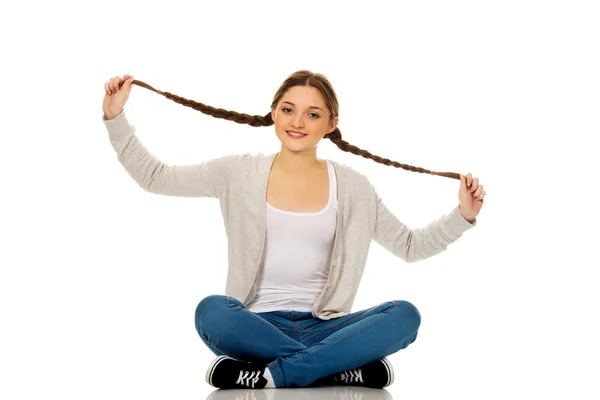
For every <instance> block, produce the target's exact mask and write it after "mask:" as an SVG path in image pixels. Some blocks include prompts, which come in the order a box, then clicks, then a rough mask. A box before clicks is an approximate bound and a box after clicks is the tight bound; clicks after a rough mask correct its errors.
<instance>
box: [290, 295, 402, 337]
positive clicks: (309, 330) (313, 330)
mask: <svg viewBox="0 0 600 400" xmlns="http://www.w3.org/2000/svg"><path fill="white" fill-rule="evenodd" d="M386 303H390V304H393V306H394V307H396V303H394V302H392V301H386V302H385V303H383V304H386ZM367 311H369V309H367V310H363V311H360V312H358V313H356V315H354V316H353V317H352V318H348V319H346V320H345V321H344V322H338V323H337V324H335V325H333V326H330V327H328V328H321V329H306V330H300V331H296V332H321V331H326V330H328V329H333V328H335V327H336V326H339V325H341V324H345V323H347V322H348V321H352V320H353V319H354V318H356V317H359V316H361V315H362V314H364V313H366V312H367ZM382 312H386V311H385V310H384V311H382Z"/></svg>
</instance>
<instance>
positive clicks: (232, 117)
mask: <svg viewBox="0 0 600 400" xmlns="http://www.w3.org/2000/svg"><path fill="white" fill-rule="evenodd" d="M122 84H123V83H121V85H122ZM132 84H133V85H138V86H140V87H143V88H145V89H148V90H151V91H153V92H156V93H158V94H160V95H162V96H164V97H166V98H167V99H169V100H172V101H174V102H176V103H179V104H182V105H184V106H186V107H190V108H193V109H194V110H196V111H200V112H202V113H204V114H207V115H210V116H212V117H215V118H221V119H226V120H228V121H233V122H237V123H238V124H247V125H250V126H255V127H260V126H271V125H273V124H274V123H275V122H274V121H273V119H272V117H271V111H269V113H268V114H265V115H264V116H261V115H249V114H244V113H238V112H235V111H229V110H224V109H222V108H216V107H211V106H209V105H206V104H203V103H199V102H196V101H194V100H188V99H186V98H184V97H181V96H177V95H176V94H173V93H169V92H163V91H161V90H157V89H154V88H153V87H152V86H150V85H148V84H147V83H144V82H142V81H140V80H137V79H135V80H134V81H133V83H132ZM294 86H312V87H314V88H315V89H317V90H318V91H319V92H320V93H321V95H322V96H323V98H324V99H325V105H326V106H327V108H328V109H329V111H330V120H331V119H333V118H335V117H337V116H338V115H339V103H338V99H337V95H336V93H335V90H334V89H333V86H332V85H331V83H330V82H329V80H328V79H327V77H325V76H324V75H322V74H319V73H313V72H311V71H309V70H299V71H296V72H294V73H293V74H291V75H290V76H288V77H287V78H286V79H285V81H283V83H282V84H281V86H280V87H279V89H277V92H276V93H275V96H274V97H273V101H272V103H271V109H274V108H275V107H276V106H277V104H278V103H279V101H280V100H281V98H282V97H283V95H284V94H285V93H286V92H287V91H288V89H290V88H291V87H294ZM324 138H327V139H329V140H331V141H332V142H333V143H334V144H335V145H336V146H337V147H338V148H339V149H340V150H342V151H346V152H349V153H352V154H356V155H358V156H362V157H364V158H368V159H371V160H373V161H375V162H378V163H380V164H384V165H389V166H392V167H396V168H402V169H405V170H408V171H412V172H421V173H426V174H431V175H438V176H443V177H446V178H453V179H457V180H460V174H458V173H456V172H436V171H430V170H427V169H424V168H420V167H413V166H412V165H407V164H402V163H399V162H397V161H392V160H390V159H387V158H382V157H379V156H377V155H374V154H371V153H369V152H368V151H367V150H362V149H359V148H358V147H356V146H354V145H352V144H350V143H348V142H346V141H345V140H343V139H342V132H341V131H340V129H339V128H337V127H336V128H335V130H333V131H332V132H331V133H328V134H326V135H325V136H324Z"/></svg>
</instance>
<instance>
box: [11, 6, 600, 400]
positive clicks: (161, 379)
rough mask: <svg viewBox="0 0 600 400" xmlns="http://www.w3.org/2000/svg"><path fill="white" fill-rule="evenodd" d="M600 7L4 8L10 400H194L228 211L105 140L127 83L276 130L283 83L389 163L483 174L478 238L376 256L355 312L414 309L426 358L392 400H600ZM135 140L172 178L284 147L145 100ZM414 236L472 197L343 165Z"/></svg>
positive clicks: (341, 156) (222, 273)
mask: <svg viewBox="0 0 600 400" xmlns="http://www.w3.org/2000/svg"><path fill="white" fill-rule="evenodd" d="M595 6H596V4H595V2H593V1H524V0H519V1H503V2H491V1H452V2H448V1H419V2H383V1H369V2H347V1H343V2H342V1H329V2H319V1H306V0H304V1H289V2H281V1H252V2H248V1H245V2H242V1H237V2H233V1H229V2H216V1H210V2H208V1H206V2H203V1H194V2H192V1H190V2H174V1H169V2H157V3H156V4H153V3H150V2H143V3H142V2H131V1H129V2H128V1H108V0H107V1H103V2H96V3H88V2H75V1H73V2H66V1H54V2H41V1H37V2H29V3H21V4H20V5H18V6H16V5H15V3H13V5H9V6H5V7H3V9H4V11H3V23H2V25H1V26H0V31H1V33H2V37H3V39H2V48H3V50H2V59H3V61H2V65H1V66H0V68H2V80H3V82H2V85H1V87H0V92H1V93H2V96H1V101H2V105H1V108H0V109H1V112H2V128H1V134H2V137H1V144H0V163H1V167H2V168H1V170H0V171H1V172H0V178H1V180H2V182H1V184H0V190H1V196H0V198H1V202H2V208H1V210H2V214H1V220H0V227H1V230H0V234H1V241H0V246H1V247H0V250H1V251H0V265H1V270H0V304H1V305H0V324H1V326H2V328H1V329H0V369H1V371H0V377H1V378H0V380H1V383H0V397H1V398H3V399H34V398H61V399H80V398H86V399H131V398H140V399H159V398H160V399H162V398H177V399H202V400H204V399H205V398H206V396H207V395H208V394H209V393H211V392H212V391H214V388H212V387H210V386H208V385H207V384H206V382H205V381H204V374H205V371H206V367H207V366H208V364H209V363H210V361H211V360H212V359H213V358H214V355H213V354H212V353H211V352H210V351H209V350H208V348H206V347H205V346H204V344H203V342H202V341H201V339H200V338H199V337H198V335H197V333H196V331H195V328H194V310H195V307H196V305H197V304H198V302H199V301H200V300H201V299H202V298H203V297H205V296H207V295H209V294H213V293H223V292H224V289H225V277H226V262H227V241H226V237H225V231H224V227H223V222H222V217H221V214H220V209H219V206H218V201H217V200H216V199H210V198H192V199H190V198H177V197H168V196H160V195H154V194H150V193H147V192H144V191H143V190H142V189H141V188H140V187H139V186H137V184H136V183H135V182H134V181H133V180H132V179H131V178H130V177H129V175H128V174H127V172H126V171H125V170H124V168H123V167H122V165H121V164H120V163H119V162H118V160H117V158H116V153H115V152H114V150H113V148H112V147H111V144H110V142H109V140H108V134H107V131H106V129H105V127H104V124H103V123H102V119H101V118H102V106H101V104H102V100H103V97H104V83H105V82H106V81H108V80H109V79H110V78H111V77H114V76H116V75H120V76H122V75H124V74H130V75H133V76H134V77H135V78H137V79H139V80H141V81H144V82H146V83H148V84H150V85H152V86H153V87H155V88H157V89H159V90H163V91H169V92H171V93H174V94H178V95H180V96H183V97H186V98H189V99H193V100H196V101H199V102H203V103H205V104H209V105H212V106H214V107H221V108H225V109H229V110H235V111H238V112H244V113H248V114H258V115H264V114H266V113H267V112H269V105H270V103H271V100H272V98H273V95H274V94H275V92H276V90H277V88H278V87H279V85H280V84H281V83H282V82H283V80H284V79H285V78H286V77H287V76H288V75H289V74H291V73H292V72H294V71H296V70H299V69H309V70H311V71H313V72H320V73H322V74H324V75H326V76H327V77H328V78H329V79H330V81H331V82H332V84H333V85H334V87H335V90H336V91H337V94H338V97H339V102H340V123H339V125H338V126H339V128H340V130H341V131H342V133H343V137H344V139H345V140H347V141H348V142H350V143H352V144H354V145H356V146H358V147H360V148H361V149H366V150H368V151H370V152H371V153H373V154H377V155H380V156H382V157H387V158H390V159H392V160H395V161H399V162H402V163H406V164H410V165H415V166H420V167H423V168H427V169H432V170H437V171H453V172H459V173H463V174H466V173H468V172H471V173H472V174H473V175H474V176H477V177H479V178H480V184H482V185H484V188H485V190H486V192H487V195H486V205H484V206H483V209H482V211H481V213H480V215H479V217H478V226H477V227H476V228H474V229H472V230H470V231H468V232H466V233H465V234H464V235H463V236H462V237H461V238H460V239H459V240H458V241H457V242H456V243H454V244H453V245H451V246H450V247H449V248H448V249H447V250H446V251H445V252H443V253H441V254H439V255H437V256H435V257H432V258H430V259H428V260H424V261H421V262H418V263H416V264H410V265H408V264H406V263H405V262H403V261H402V260H401V259H399V258H396V257H395V256H393V255H392V254H391V253H388V252H387V251H386V250H384V249H383V248H382V247H380V246H379V245H378V244H376V243H375V242H373V244H372V246H371V250H370V253H369V258H368V261H367V266H366V270H365V274H364V278H363V281H362V284H361V287H360V289H359V292H358V296H357V298H356V301H355V303H354V307H353V311H357V310H360V309H363V308H367V307H371V306H373V305H376V304H379V303H381V302H384V301H387V300H396V299H406V300H409V301H411V302H412V303H413V304H415V305H416V306H417V307H418V308H419V310H420V312H421V314H422V319H423V320H422V325H421V328H420V332H419V337H418V340H417V341H415V342H414V343H413V344H411V345H410V346H409V347H407V348H406V349H404V350H401V351H400V352H398V353H396V354H394V355H391V356H390V357H389V358H390V360H391V361H392V363H393V365H394V368H395V371H396V381H395V383H394V384H393V385H392V386H391V387H389V388H388V391H389V392H390V393H391V394H392V395H393V396H394V398H395V399H434V398H444V399H448V398H450V399H459V398H460V399H480V398H486V399H506V398H511V399H531V398H542V397H545V398H578V399H592V398H596V399H597V398H598V396H599V395H600V391H599V389H598V386H597V378H598V376H599V375H600V367H599V365H598V358H599V357H600V351H599V350H600V349H599V345H598V337H600V329H599V328H598V315H599V313H598V304H600V301H599V300H600V296H599V295H598V289H597V288H598V282H599V281H598V278H597V276H598V275H597V269H598V267H599V264H600V263H598V256H597V253H596V248H597V246H598V244H597V239H598V233H597V232H598V231H597V229H598V228H597V226H598V223H599V222H600V221H599V218H598V200H599V199H598V197H599V196H598V189H597V187H596V184H597V180H598V178H597V174H598V162H597V161H596V160H597V152H598V150H597V149H598V147H597V145H596V146H593V145H592V142H595V141H596V139H597V136H598V134H599V123H598V117H599V115H598V106H599V95H598V93H599V90H598V89H599V86H600V85H599V80H600V79H599V76H600V74H599V73H598V71H599V70H600V62H599V59H598V49H599V45H600V43H599V42H600V40H599V38H600V28H599V25H598V19H599V17H600V13H599V12H598V10H597V9H596V8H595ZM126 112H127V116H128V118H129V120H130V122H131V123H132V124H134V125H135V126H136V127H137V134H138V136H139V137H140V138H141V140H142V141H143V143H144V144H145V145H146V147H147V148H148V150H150V151H151V152H152V153H153V154H154V155H156V156H157V157H158V158H160V159H161V160H162V161H164V162H168V163H172V164H188V163H196V162H199V161H201V160H207V159H210V158H213V157H218V156H221V155H225V154H232V153H241V152H252V153H259V152H262V153H271V152H277V151H278V150H279V147H280V142H279V140H278V139H277V137H276V136H275V132H274V128H273V127H272V126H271V127H263V128H254V127H250V126H248V125H238V124H236V123H233V122H230V121H226V120H222V119H216V118H212V117H209V116H207V115H205V114H202V113H200V112H197V111H195V110H193V109H191V108H187V107H184V106H182V105H179V104H177V103H175V102H173V101H170V100H168V99H166V98H164V97H162V96H160V95H158V94H156V93H153V92H151V91H149V90H146V89H144V88H141V87H139V86H134V87H133V89H132V93H131V96H130V98H129V102H128V103H127V105H126ZM318 156H319V157H321V158H329V159H332V160H335V161H338V162H340V163H344V164H346V165H350V166H352V167H354V168H355V169H356V170H358V171H360V172H361V173H363V174H365V175H366V176H367V177H368V178H369V179H370V181H371V182H372V183H373V185H374V186H375V188H376V189H377V191H378V193H379V195H380V196H381V197H382V198H383V200H384V202H385V203H386V204H387V205H388V207H389V208H390V209H391V210H392V212H394V214H395V215H396V216H397V217H398V218H399V219H400V220H402V221H404V222H405V223H407V224H408V225H410V226H412V227H420V226H423V225H425V224H427V223H429V222H431V221H433V220H435V219H437V218H439V217H440V216H441V215H442V214H445V213H446V212H449V211H450V210H451V209H452V208H453V207H454V206H455V205H456V204H458V188H459V182H458V181H457V180H453V179H448V178H443V177H436V176H431V175H426V174H419V173H414V172H409V171H405V170H402V169H396V168H393V167H389V166H384V165H382V164H377V163H375V162H373V161H371V160H367V159H364V158H362V157H359V156H356V155H353V154H351V153H344V152H342V151H340V150H339V149H338V148H337V147H336V146H335V145H333V143H331V142H330V141H329V140H327V139H325V140H323V141H322V142H321V143H320V144H319V150H318Z"/></svg>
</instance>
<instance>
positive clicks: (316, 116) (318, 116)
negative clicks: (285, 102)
mask: <svg viewBox="0 0 600 400" xmlns="http://www.w3.org/2000/svg"><path fill="white" fill-rule="evenodd" d="M281 110H282V111H283V112H284V113H286V114H288V112H287V111H286V110H290V111H292V109H291V108H289V107H283V108H282V109H281ZM309 115H314V117H312V118H314V119H317V118H321V116H320V115H319V114H317V113H310V114H309Z"/></svg>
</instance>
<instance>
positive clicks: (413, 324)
mask: <svg viewBox="0 0 600 400" xmlns="http://www.w3.org/2000/svg"><path fill="white" fill-rule="evenodd" d="M392 303H394V304H395V305H396V308H397V310H396V312H397V313H398V316H399V317H400V318H401V319H402V324H403V325H404V326H406V325H407V324H408V325H409V326H410V328H411V329H412V330H415V331H416V330H417V329H419V326H421V313H420V312H419V310H418V309H417V307H416V306H415V305H414V304H413V303H411V302H410V301H407V300H395V301H393V302H392Z"/></svg>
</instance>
